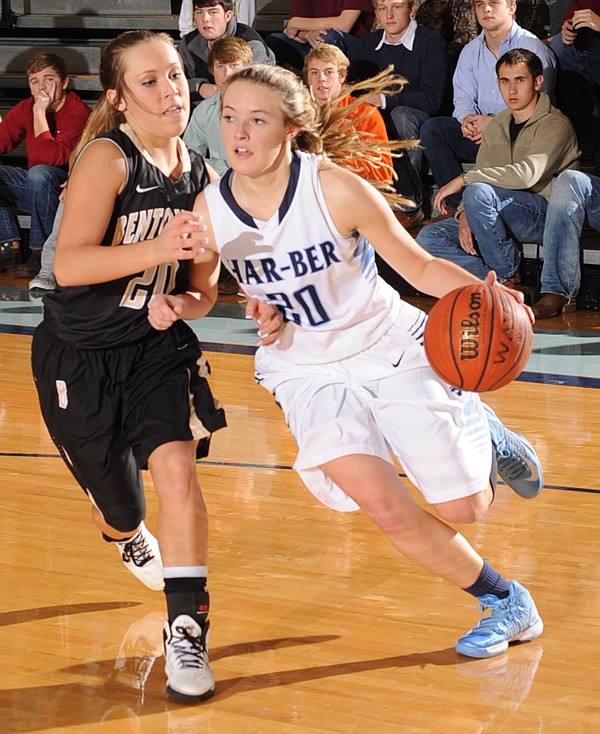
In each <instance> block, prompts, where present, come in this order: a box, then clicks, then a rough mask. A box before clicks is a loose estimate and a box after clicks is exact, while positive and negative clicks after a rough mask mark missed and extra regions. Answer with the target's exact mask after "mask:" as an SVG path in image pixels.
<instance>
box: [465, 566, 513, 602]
mask: <svg viewBox="0 0 600 734" xmlns="http://www.w3.org/2000/svg"><path fill="white" fill-rule="evenodd" d="M509 588H510V587H509V583H508V581H507V580H506V579H505V578H504V576H501V575H500V574H499V573H498V571H496V570H495V569H494V568H492V567H491V566H490V564H489V563H488V562H487V561H484V562H483V568H482V569H481V573H480V574H479V577H478V578H477V581H476V582H475V583H474V584H473V586H469V588H468V589H464V591H466V592H467V594H471V595H472V596H476V597H477V598H478V599H479V598H481V597H482V596H485V595H486V594H493V595H494V596H497V597H498V599H506V597H507V596H508V595H509V593H510V590H509Z"/></svg>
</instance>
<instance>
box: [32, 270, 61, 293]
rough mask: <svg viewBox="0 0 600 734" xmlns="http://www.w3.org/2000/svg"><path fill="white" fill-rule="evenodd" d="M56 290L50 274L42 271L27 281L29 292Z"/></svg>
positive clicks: (52, 276) (54, 281)
mask: <svg viewBox="0 0 600 734" xmlns="http://www.w3.org/2000/svg"><path fill="white" fill-rule="evenodd" d="M55 288H56V280H55V279H54V275H52V273H45V272H44V271H43V270H40V272H39V273H38V274H37V275H36V276H35V278H33V280H30V281H29V290H30V291H53V290H55Z"/></svg>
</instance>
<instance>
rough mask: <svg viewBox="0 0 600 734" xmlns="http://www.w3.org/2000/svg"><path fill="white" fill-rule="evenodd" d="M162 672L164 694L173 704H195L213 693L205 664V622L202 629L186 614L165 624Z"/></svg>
mask: <svg viewBox="0 0 600 734" xmlns="http://www.w3.org/2000/svg"><path fill="white" fill-rule="evenodd" d="M163 639H164V645H165V673H166V674H167V695H168V696H169V698H172V699H173V700H175V701H183V702H184V703H196V702H198V701H203V700H204V699H206V698H210V697H211V696H212V695H213V693H214V692H215V676H214V674H213V672H212V670H211V669H210V667H209V665H208V651H207V641H208V622H207V623H206V628H205V629H202V627H200V625H199V624H198V623H197V622H196V621H195V620H194V619H192V617H189V616H188V615H187V614H180V615H179V616H178V617H177V618H176V619H175V621H174V622H173V624H169V622H165V627H164V632H163Z"/></svg>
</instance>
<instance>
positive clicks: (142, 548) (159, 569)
mask: <svg viewBox="0 0 600 734" xmlns="http://www.w3.org/2000/svg"><path fill="white" fill-rule="evenodd" d="M117 547H118V549H119V553H120V554H121V559H122V561H123V563H124V564H125V567H126V568H127V569H128V570H129V571H131V573H132V574H133V575H134V576H136V577H137V578H138V579H139V580H140V581H141V582H142V583H143V584H145V585H146V586H147V587H148V588H149V589H152V590H153V591H161V590H162V589H164V588H165V580H164V576H163V565H162V559H161V557H160V550H159V548H158V540H156V538H155V537H154V535H152V533H151V532H150V531H149V530H148V528H147V527H146V526H145V525H144V523H142V524H141V525H140V529H139V530H138V531H137V533H136V534H135V535H134V536H133V538H130V539H129V540H127V541H117Z"/></svg>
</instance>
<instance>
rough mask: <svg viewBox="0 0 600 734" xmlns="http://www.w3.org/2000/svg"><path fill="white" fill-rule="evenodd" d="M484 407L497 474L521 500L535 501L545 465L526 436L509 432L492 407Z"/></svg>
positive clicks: (541, 484)
mask: <svg viewBox="0 0 600 734" xmlns="http://www.w3.org/2000/svg"><path fill="white" fill-rule="evenodd" d="M483 407H484V408H485V412H486V413H487V419H488V424H489V427H490V434H491V436H492V443H493V444H494V449H495V451H496V460H497V462H498V474H499V475H500V477H501V478H502V480H503V481H504V483H505V484H507V485H508V486H509V487H510V488H511V489H512V490H513V492H516V493H517V494H518V495H519V496H520V497H524V498H525V499H531V498H532V497H535V496H536V495H537V494H539V493H540V491H541V489H542V487H543V486H544V475H543V472H542V465H541V463H540V460H539V459H538V456H537V454H536V453H535V449H534V448H533V446H532V445H531V444H530V443H529V441H528V440H527V439H526V438H525V436H522V435H521V434H520V433H516V432H515V431H509V429H508V428H507V427H506V426H505V425H504V424H503V423H502V422H501V421H500V419H499V418H498V416H497V415H496V414H495V413H494V411H493V410H492V409H491V408H490V406H489V405H486V404H485V403H484V404H483Z"/></svg>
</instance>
